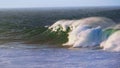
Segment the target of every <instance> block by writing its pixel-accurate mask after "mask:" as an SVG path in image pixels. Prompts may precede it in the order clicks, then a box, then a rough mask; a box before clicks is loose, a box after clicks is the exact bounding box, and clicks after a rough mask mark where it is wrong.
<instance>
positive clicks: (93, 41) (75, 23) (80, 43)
mask: <svg viewBox="0 0 120 68" xmlns="http://www.w3.org/2000/svg"><path fill="white" fill-rule="evenodd" d="M119 28H120V25H117V26H116V24H115V22H114V21H112V20H111V19H108V18H105V17H88V18H83V19H80V20H59V21H57V22H56V23H54V24H53V25H51V26H50V27H49V29H50V30H51V31H52V32H57V31H58V30H60V31H66V30H67V29H70V31H69V32H68V36H67V37H68V41H67V42H66V43H63V46H70V47H73V48H79V47H95V46H100V45H101V47H103V50H108V49H110V48H108V49H106V48H107V46H113V47H114V49H112V50H113V51H120V48H119V47H120V45H119V41H117V40H118V38H116V37H118V36H119V34H118V33H120V32H116V31H118V30H119ZM114 33H115V34H114ZM111 39H112V40H114V41H116V42H114V43H113V42H112V41H110V40H111ZM119 40H120V38H119ZM103 42H104V43H103ZM112 44H116V45H112ZM115 49H117V50H115Z"/></svg>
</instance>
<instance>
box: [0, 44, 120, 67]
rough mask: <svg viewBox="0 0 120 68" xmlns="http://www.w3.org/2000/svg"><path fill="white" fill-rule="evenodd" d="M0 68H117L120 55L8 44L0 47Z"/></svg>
mask: <svg viewBox="0 0 120 68" xmlns="http://www.w3.org/2000/svg"><path fill="white" fill-rule="evenodd" d="M0 68H120V53H118V52H106V51H103V50H92V49H68V48H61V47H52V46H51V47H50V45H38V44H23V43H21V42H11V43H6V44H1V45H0Z"/></svg>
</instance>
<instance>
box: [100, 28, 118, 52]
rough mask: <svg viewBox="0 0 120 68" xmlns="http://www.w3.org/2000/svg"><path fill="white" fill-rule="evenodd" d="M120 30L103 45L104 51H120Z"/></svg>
mask: <svg viewBox="0 0 120 68" xmlns="http://www.w3.org/2000/svg"><path fill="white" fill-rule="evenodd" d="M119 35H120V30H119V31H117V32H115V33H113V34H112V35H111V36H110V37H109V38H108V39H107V40H105V41H103V42H102V43H101V45H100V46H101V47H103V50H107V51H117V52H118V51H120V36H119Z"/></svg>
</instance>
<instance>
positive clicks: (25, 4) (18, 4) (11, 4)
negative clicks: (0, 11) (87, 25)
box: [0, 0, 120, 8]
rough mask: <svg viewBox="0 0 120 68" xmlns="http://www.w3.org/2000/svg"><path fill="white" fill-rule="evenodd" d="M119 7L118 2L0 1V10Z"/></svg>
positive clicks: (63, 0)
mask: <svg viewBox="0 0 120 68" xmlns="http://www.w3.org/2000/svg"><path fill="white" fill-rule="evenodd" d="M86 6H120V0H0V8H31V7H86Z"/></svg>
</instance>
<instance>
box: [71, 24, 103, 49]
mask: <svg viewBox="0 0 120 68" xmlns="http://www.w3.org/2000/svg"><path fill="white" fill-rule="evenodd" d="M101 36H102V30H101V28H100V27H99V26H98V27H96V28H91V29H87V30H84V31H81V32H80V33H79V35H78V37H77V41H76V42H75V44H74V45H73V47H93V46H98V45H99V44H100V42H101V41H102V39H101Z"/></svg>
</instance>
